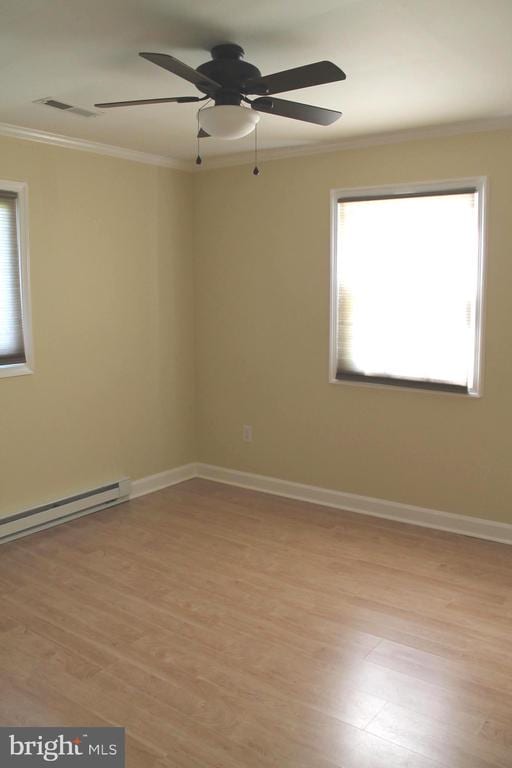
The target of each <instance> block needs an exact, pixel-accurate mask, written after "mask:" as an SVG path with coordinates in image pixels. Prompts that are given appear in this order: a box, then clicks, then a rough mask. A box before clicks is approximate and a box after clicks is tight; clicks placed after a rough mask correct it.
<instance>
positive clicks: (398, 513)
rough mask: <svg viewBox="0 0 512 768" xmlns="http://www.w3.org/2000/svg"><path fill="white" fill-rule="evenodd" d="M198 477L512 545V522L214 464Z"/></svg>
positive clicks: (202, 468)
mask: <svg viewBox="0 0 512 768" xmlns="http://www.w3.org/2000/svg"><path fill="white" fill-rule="evenodd" d="M197 477H202V478H204V479H207V480H214V481H215V482H218V483H227V484H228V485H237V486H239V487H240V488H250V489H252V490H256V491H262V492H263V493H272V494H274V495H275V496H286V498H289V499H298V500H299V501H309V502H312V503H313V504H321V505H322V506H326V507H333V508H335V509H342V510H347V511H348V512H358V513H360V514H362V515H372V516H374V517H383V518H386V519H387V520H396V521H397V522H401V523H410V524H412V525H419V526H422V527H423V528H435V529H437V530H440V531H449V532H450V533H462V534H464V535H465V536H474V537H476V538H478V539H488V540H490V541H498V542H501V543H503V544H512V524H509V523H500V522H497V521H492V520H483V519H482V518H480V517H469V516H466V515H456V514H453V513H452V512H440V511H439V510H436V509H427V508H425V507H415V506H412V505H411V504H401V503H400V502H396V501H385V500H384V499H375V498H372V497H370V496H358V495H357V494H354V493H344V492H343V491H332V490H329V489H327V488H320V487H318V486H315V485H303V484H301V483H292V482H290V481H289V480H279V479H278V478H275V477H267V476H266V475H254V474H252V473H251V472H239V471H238V470H235V469H225V468H224V467H215V466H212V465H211V464H197Z"/></svg>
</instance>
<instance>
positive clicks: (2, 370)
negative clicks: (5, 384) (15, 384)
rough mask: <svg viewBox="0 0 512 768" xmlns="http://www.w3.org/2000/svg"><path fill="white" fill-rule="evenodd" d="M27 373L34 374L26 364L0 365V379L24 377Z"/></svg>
mask: <svg viewBox="0 0 512 768" xmlns="http://www.w3.org/2000/svg"><path fill="white" fill-rule="evenodd" d="M27 373H34V371H33V370H32V368H30V367H29V366H28V365H27V363H16V364H15V365H0V379H3V378H6V377H7V376H25V375H26V374H27Z"/></svg>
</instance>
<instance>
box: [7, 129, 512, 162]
mask: <svg viewBox="0 0 512 768" xmlns="http://www.w3.org/2000/svg"><path fill="white" fill-rule="evenodd" d="M507 129H512V115H503V116H501V117H496V118H486V119H481V120H472V121H466V122H458V123H446V124H444V125H433V126H429V127H426V128H408V129H404V130H401V131H387V132H385V133H373V134H368V135H366V136H359V137H353V138H347V139H343V140H342V141H338V142H336V143H332V144H314V145H311V144H301V145H299V146H296V147H281V148H276V149H266V150H260V151H259V152H258V159H259V161H260V162H265V161H271V160H286V159H287V158H291V157H308V156H310V155H324V154H329V153H332V152H341V151H344V150H350V149H364V148H366V147H374V146H380V145H385V144H401V143H403V142H407V141H421V140H425V139H439V138H443V137H448V136H458V135H463V134H467V133H483V132H490V131H499V130H507ZM0 136H6V137H9V138H13V139H25V140H26V141H35V142H39V143H42V144H50V145H52V146H56V147H65V148H67V149H78V150H81V151H83V152H93V153H94V154H97V155H107V156H108V157H117V158H119V159H121V160H132V161H133V162H136V163H145V164H147V165H158V166H161V167H163V168H173V169H175V170H179V171H186V172H188V173H204V172H205V171H209V170H216V169H217V168H227V167H229V166H237V165H248V164H250V163H253V162H254V155H253V153H252V152H244V153H239V154H236V155H233V154H230V155H223V156H220V157H213V158H211V159H208V158H207V157H206V158H205V162H204V165H202V166H201V167H200V168H199V167H198V166H196V165H195V163H194V162H193V161H192V160H178V159H176V158H173V157H166V156H164V155H153V154H151V153H149V152H139V151H138V150H136V149H127V148H126V147H117V146H114V145H113V144H101V143H99V142H95V141H88V140H86V139H75V138H72V137H70V136H63V135H62V134H58V133H50V132H49V131H40V130H38V129H36V128H26V127H24V126H21V125H11V124H9V123H0Z"/></svg>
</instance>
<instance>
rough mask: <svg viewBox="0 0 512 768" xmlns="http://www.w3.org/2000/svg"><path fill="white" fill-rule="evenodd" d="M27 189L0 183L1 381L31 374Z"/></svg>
mask: <svg viewBox="0 0 512 768" xmlns="http://www.w3.org/2000/svg"><path fill="white" fill-rule="evenodd" d="M29 331H30V318H29V298H28V253H27V234H26V188H25V185H24V184H20V183H17V182H6V181H0V377H1V376H15V375H19V374H21V373H30V372H31V368H30V364H31V360H30V335H29Z"/></svg>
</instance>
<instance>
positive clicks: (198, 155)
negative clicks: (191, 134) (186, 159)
mask: <svg viewBox="0 0 512 768" xmlns="http://www.w3.org/2000/svg"><path fill="white" fill-rule="evenodd" d="M199 132H200V125H199V110H197V157H196V165H201V163H202V162H203V159H202V157H201V145H200V142H201V138H200V136H199Z"/></svg>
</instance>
